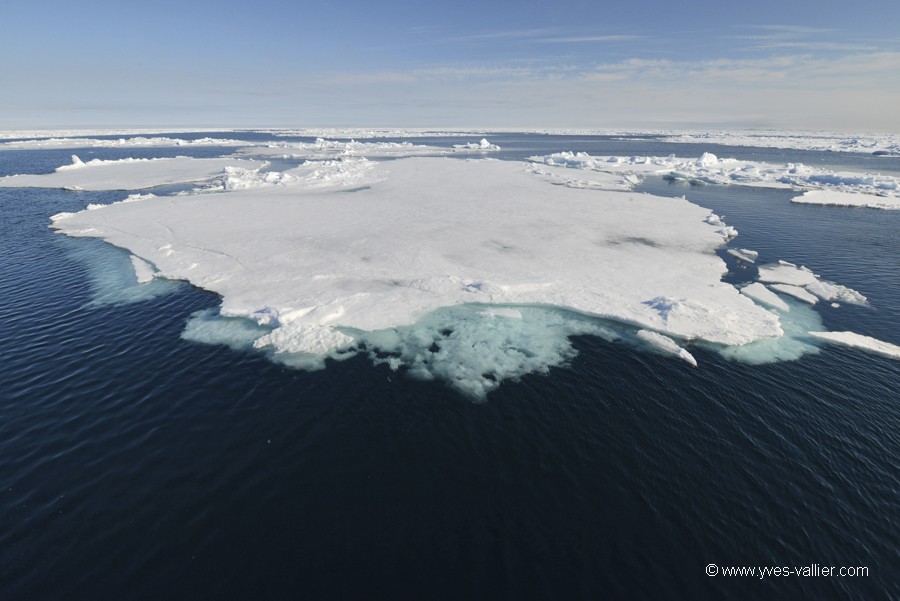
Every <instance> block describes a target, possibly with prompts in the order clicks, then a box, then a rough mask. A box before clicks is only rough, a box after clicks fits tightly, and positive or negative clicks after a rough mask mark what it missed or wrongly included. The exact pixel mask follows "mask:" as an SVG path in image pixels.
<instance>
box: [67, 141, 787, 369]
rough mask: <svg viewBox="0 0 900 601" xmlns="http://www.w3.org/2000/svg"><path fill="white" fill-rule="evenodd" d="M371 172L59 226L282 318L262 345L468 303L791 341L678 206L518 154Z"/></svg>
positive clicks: (716, 230) (118, 210)
mask: <svg viewBox="0 0 900 601" xmlns="http://www.w3.org/2000/svg"><path fill="white" fill-rule="evenodd" d="M367 177H370V178H371V179H367V181H368V182H370V183H368V184H367V185H366V186H361V187H355V188H351V189H347V188H345V187H341V186H342V184H339V185H337V186H329V185H325V186H321V185H318V186H317V185H310V184H308V183H302V182H300V183H295V185H286V186H270V187H262V188H258V189H252V190H234V191H229V192H224V193H220V194H206V195H190V196H183V197H169V198H164V199H163V198H159V199H149V200H145V201H142V202H129V203H116V204H112V205H109V206H107V207H105V208H103V210H95V211H83V212H81V213H77V214H74V215H62V216H60V217H59V218H57V219H56V220H55V221H54V222H53V225H52V227H54V228H56V229H59V230H60V231H62V232H63V233H66V234H69V235H72V236H90V237H97V238H103V239H105V240H107V241H109V242H111V243H113V244H114V245H116V246H119V247H122V248H125V249H128V250H129V251H130V252H132V253H133V254H135V255H137V256H139V257H142V258H144V259H145V260H147V261H150V262H152V263H153V265H155V266H156V268H157V269H158V274H157V275H158V276H162V277H167V278H173V279H184V280H188V281H190V282H192V283H193V284H195V285H197V286H199V287H202V288H205V289H208V290H211V291H214V292H217V293H219V294H220V295H222V297H223V300H222V307H221V313H222V315H225V316H243V317H248V318H251V319H253V320H254V321H256V322H257V323H260V324H264V325H269V326H271V327H273V328H274V329H273V330H272V332H271V333H270V334H267V335H266V336H264V337H262V338H261V339H259V340H258V341H257V346H265V345H270V346H271V347H272V348H273V349H274V350H276V351H278V352H281V353H288V352H306V353H323V352H326V351H329V350H335V349H340V348H343V347H346V346H347V345H349V344H351V343H352V341H353V340H354V339H355V338H356V337H357V336H358V334H357V333H360V332H363V333H364V332H373V331H380V330H384V329H390V328H395V327H398V326H404V325H408V324H413V323H414V322H416V321H417V320H418V319H420V318H422V317H423V316H425V315H427V314H429V313H431V312H433V311H435V310H436V309H439V308H441V307H450V306H456V305H462V304H470V303H479V304H488V305H496V304H501V305H548V306H555V307H561V308H568V309H571V310H574V311H576V312H580V313H583V314H587V315H592V316H598V317H605V318H610V319H613V320H616V321H619V322H625V323H630V324H634V325H637V326H639V327H643V328H646V329H650V330H654V331H656V332H659V333H661V334H664V335H667V336H670V337H674V338H679V339H684V340H691V339H702V340H706V341H710V342H715V343H719V344H727V345H740V344H745V343H748V342H751V341H753V340H757V339H760V338H765V337H778V336H780V335H781V334H782V330H781V327H780V324H779V318H778V316H776V315H775V314H773V313H771V312H769V311H767V310H765V309H763V308H761V307H759V306H757V305H756V304H754V303H753V302H752V301H751V300H750V299H748V298H746V297H745V296H743V295H741V294H739V293H738V291H737V290H736V289H735V288H734V287H732V286H731V285H729V284H726V283H724V282H722V281H720V278H721V276H722V275H723V274H724V273H725V272H726V271H727V268H726V265H725V263H724V262H723V261H722V259H721V258H719V257H718V256H716V254H715V249H716V248H718V247H719V246H721V245H722V244H723V242H724V241H725V239H726V238H725V235H724V234H723V231H722V226H721V225H716V224H715V223H721V221H720V220H718V219H712V218H711V214H710V212H709V211H708V210H707V209H703V208H701V207H698V206H696V205H694V204H692V203H690V202H688V201H687V200H685V199H671V198H660V197H654V196H651V195H647V194H635V193H632V192H625V191H608V190H596V189H574V188H571V187H567V186H554V185H550V183H549V182H548V179H547V178H546V177H542V176H536V175H535V174H534V173H531V172H530V169H528V168H527V166H526V165H523V164H522V163H514V162H507V161H489V160H478V161H459V160H453V159H446V158H408V159H401V160H395V161H387V162H384V163H375V164H374V167H373V168H372V169H371V170H370V175H369V176H367ZM298 181H299V180H298ZM342 190H344V191H342Z"/></svg>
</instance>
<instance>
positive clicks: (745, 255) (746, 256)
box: [728, 248, 759, 263]
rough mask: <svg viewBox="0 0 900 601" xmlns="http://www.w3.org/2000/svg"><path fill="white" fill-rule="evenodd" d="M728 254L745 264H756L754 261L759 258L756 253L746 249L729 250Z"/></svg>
mask: <svg viewBox="0 0 900 601" xmlns="http://www.w3.org/2000/svg"><path fill="white" fill-rule="evenodd" d="M728 254H729V255H731V256H732V257H737V258H738V259H740V260H741V261H746V262H747V263H756V259H757V258H758V257H759V253H758V252H756V251H755V250H750V249H748V248H729V249H728Z"/></svg>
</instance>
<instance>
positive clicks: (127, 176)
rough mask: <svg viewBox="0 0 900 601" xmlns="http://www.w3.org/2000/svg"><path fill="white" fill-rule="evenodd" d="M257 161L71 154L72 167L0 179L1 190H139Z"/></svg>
mask: <svg viewBox="0 0 900 601" xmlns="http://www.w3.org/2000/svg"><path fill="white" fill-rule="evenodd" d="M262 166H263V164H262V163H260V162H258V161H247V160H239V159H192V158H189V157H175V158H166V159H133V158H127V159H119V160H113V161H104V160H100V159H94V160H91V161H88V162H86V163H85V162H83V161H81V159H79V158H78V157H77V156H76V155H72V164H70V165H63V166H61V167H59V168H57V170H56V171H55V172H53V173H46V174H42V175H10V176H8V177H0V187H3V188H66V189H69V190H143V189H146V188H153V187H156V186H163V185H167V184H180V183H188V182H202V181H206V180H209V179H212V178H214V177H220V176H221V175H222V173H223V172H224V170H225V169H226V168H228V167H234V168H241V169H259V168H260V167H262Z"/></svg>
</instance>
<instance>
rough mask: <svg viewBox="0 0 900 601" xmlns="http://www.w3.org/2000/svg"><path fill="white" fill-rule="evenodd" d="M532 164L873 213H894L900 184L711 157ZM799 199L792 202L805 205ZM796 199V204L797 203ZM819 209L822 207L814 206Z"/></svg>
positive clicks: (547, 159) (577, 156)
mask: <svg viewBox="0 0 900 601" xmlns="http://www.w3.org/2000/svg"><path fill="white" fill-rule="evenodd" d="M531 160H532V161H534V162H536V163H541V164H545V165H556V166H564V167H570V168H576V169H582V170H590V171H601V172H607V173H628V174H635V175H640V174H656V175H661V176H662V177H664V178H666V179H669V180H673V181H683V182H688V183H691V184H697V185H703V184H721V185H725V184H737V185H743V186H754V187H763V188H785V189H795V190H815V191H827V192H828V193H829V194H832V193H843V194H841V195H836V196H830V195H829V194H825V195H822V196H819V197H816V196H812V197H811V199H810V200H807V201H806V202H816V201H822V200H824V201H826V202H827V201H829V199H831V200H834V199H841V202H842V203H844V204H847V203H848V201H847V197H848V196H849V195H851V194H855V195H857V196H859V197H860V199H859V200H858V201H857V203H858V204H859V205H860V206H869V207H873V208H894V203H895V202H900V178H897V177H893V176H885V175H878V174H871V173H854V172H835V171H830V170H827V169H818V168H813V167H807V166H806V165H803V164H794V163H786V164H783V165H774V164H769V163H753V162H748V161H740V160H737V159H728V158H725V159H720V158H719V157H717V156H716V155H714V154H711V153H708V152H706V153H703V154H702V155H701V156H700V157H698V158H696V159H691V158H678V157H676V156H675V155H669V156H667V157H644V156H632V157H625V156H591V155H589V154H586V153H584V152H577V153H573V152H558V153H554V154H550V155H545V156H534V157H531ZM802 198H803V197H797V198H795V199H794V200H795V202H804V201H803V200H802ZM798 199H800V200H798ZM818 204H825V203H823V202H818Z"/></svg>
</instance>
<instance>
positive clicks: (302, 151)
mask: <svg viewBox="0 0 900 601" xmlns="http://www.w3.org/2000/svg"><path fill="white" fill-rule="evenodd" d="M485 144H486V145H485ZM495 150H500V147H499V146H496V145H495V144H491V143H490V142H488V141H487V140H486V139H482V141H481V142H473V143H471V144H462V145H459V144H457V145H454V146H453V147H452V148H446V147H441V146H428V145H425V144H413V143H412V142H358V141H356V140H349V141H343V140H328V139H325V138H317V139H316V141H315V142H269V143H267V144H265V145H257V146H248V147H246V148H241V149H238V150H237V151H235V153H234V154H233V155H232V156H238V157H281V158H293V159H310V160H327V159H340V158H347V157H361V158H369V159H387V158H401V157H412V156H440V155H446V154H451V153H459V152H471V153H473V154H476V153H482V152H486V151H495Z"/></svg>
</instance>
